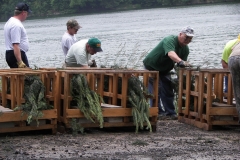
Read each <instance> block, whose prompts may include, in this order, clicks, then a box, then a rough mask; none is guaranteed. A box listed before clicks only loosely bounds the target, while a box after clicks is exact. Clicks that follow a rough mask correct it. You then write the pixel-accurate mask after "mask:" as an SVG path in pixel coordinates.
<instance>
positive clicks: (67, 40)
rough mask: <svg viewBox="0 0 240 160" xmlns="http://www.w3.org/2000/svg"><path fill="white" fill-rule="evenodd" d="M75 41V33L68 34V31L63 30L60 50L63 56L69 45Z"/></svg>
mask: <svg viewBox="0 0 240 160" xmlns="http://www.w3.org/2000/svg"><path fill="white" fill-rule="evenodd" d="M75 42H77V39H76V37H75V35H70V34H69V33H68V32H65V33H64V34H63V36H62V50H63V53H64V56H66V55H67V52H68V50H69V49H70V47H71V46H72V45H73V44H74V43H75Z"/></svg>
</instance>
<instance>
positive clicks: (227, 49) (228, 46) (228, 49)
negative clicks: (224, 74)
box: [222, 39, 238, 63]
mask: <svg viewBox="0 0 240 160" xmlns="http://www.w3.org/2000/svg"><path fill="white" fill-rule="evenodd" d="M237 41H238V39H234V40H231V41H228V42H227V44H226V45H225V47H224V49H223V53H222V60H224V61H225V62H226V63H228V58H229V56H230V54H231V53H232V47H233V46H234V45H235V44H236V43H237Z"/></svg>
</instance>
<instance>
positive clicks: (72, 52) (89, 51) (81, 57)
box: [65, 38, 102, 68]
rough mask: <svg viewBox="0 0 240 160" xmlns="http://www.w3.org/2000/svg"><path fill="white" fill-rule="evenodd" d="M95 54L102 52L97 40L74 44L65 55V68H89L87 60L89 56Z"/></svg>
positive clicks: (85, 40) (84, 40) (81, 41)
mask: <svg viewBox="0 0 240 160" xmlns="http://www.w3.org/2000/svg"><path fill="white" fill-rule="evenodd" d="M97 52H102V48H101V42H100V40H99V39H97V38H90V39H83V40H80V41H78V42H76V43H74V44H73V45H72V46H71V47H70V49H69V51H68V53H67V55H66V59H65V62H66V66H67V67H84V68H89V66H90V65H91V64H89V63H88V62H89V60H90V59H91V55H94V54H96V53H97Z"/></svg>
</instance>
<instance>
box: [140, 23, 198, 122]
mask: <svg viewBox="0 0 240 160" xmlns="http://www.w3.org/2000/svg"><path fill="white" fill-rule="evenodd" d="M193 36H194V30H193V29H192V28H191V27H189V26H188V27H185V28H183V29H182V30H181V32H180V33H179V35H178V36H175V35H170V36H168V37H165V38H164V39H163V40H162V41H161V42H160V43H159V44H158V45H157V46H156V47H155V48H154V49H153V50H152V51H151V52H150V53H149V54H148V55H147V56H146V57H145V59H144V60H143V64H144V66H145V68H146V69H148V70H154V71H159V84H158V90H159V93H158V100H159V103H158V108H159V111H158V112H159V119H177V115H176V112H175V106H174V93H173V88H172V85H171V74H170V71H171V70H172V69H173V67H174V64H175V63H177V65H178V66H179V67H187V66H190V65H189V63H187V62H186V60H187V57H188V55H189V48H188V44H189V43H190V42H191V41H192V38H193ZM149 90H150V92H151V90H152V80H151V79H150V81H149ZM161 104H162V105H163V106H162V105H161Z"/></svg>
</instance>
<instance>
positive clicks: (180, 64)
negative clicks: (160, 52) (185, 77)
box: [177, 60, 191, 68]
mask: <svg viewBox="0 0 240 160" xmlns="http://www.w3.org/2000/svg"><path fill="white" fill-rule="evenodd" d="M177 66H178V67H181V68H185V67H191V65H190V64H189V63H188V62H187V61H183V60H181V61H180V62H178V63H177Z"/></svg>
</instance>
